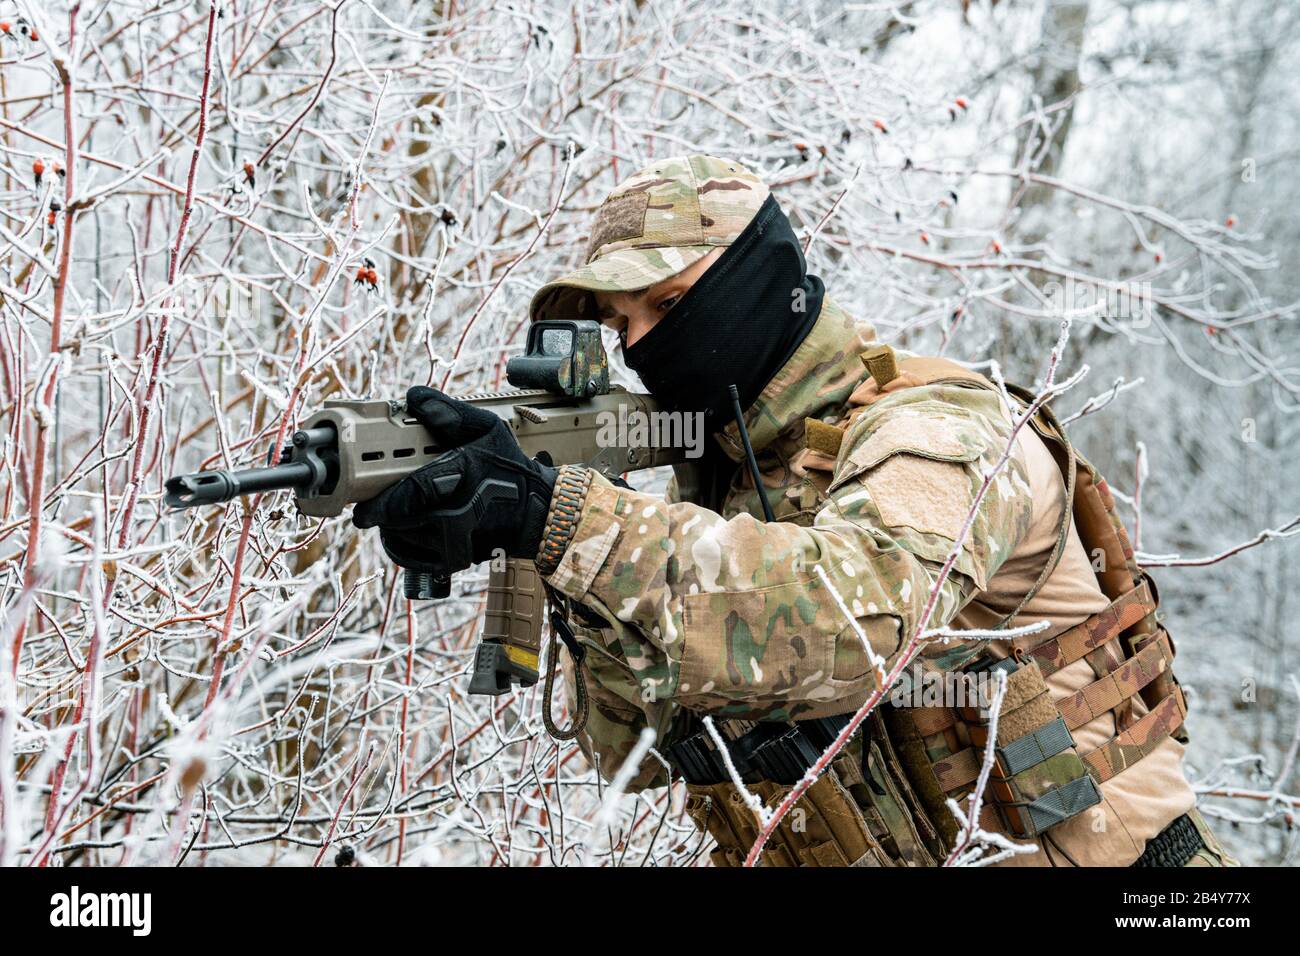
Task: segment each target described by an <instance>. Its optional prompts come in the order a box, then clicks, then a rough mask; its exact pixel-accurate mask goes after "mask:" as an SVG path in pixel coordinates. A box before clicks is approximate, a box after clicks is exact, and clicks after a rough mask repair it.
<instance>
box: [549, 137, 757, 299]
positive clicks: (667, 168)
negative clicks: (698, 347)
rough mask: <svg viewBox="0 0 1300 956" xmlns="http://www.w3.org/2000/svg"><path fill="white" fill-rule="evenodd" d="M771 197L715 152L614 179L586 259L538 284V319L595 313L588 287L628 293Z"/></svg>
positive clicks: (737, 225)
mask: <svg viewBox="0 0 1300 956" xmlns="http://www.w3.org/2000/svg"><path fill="white" fill-rule="evenodd" d="M767 196H768V188H767V186H766V185H765V184H764V183H763V181H762V180H761V179H759V178H758V177H757V176H755V175H754V174H753V173H751V172H750V171H749V170H748V169H746V168H745V167H744V166H742V165H740V164H739V163H737V162H733V161H732V160H728V159H718V158H717V157H715V156H698V155H697V156H675V157H672V158H671V159H664V160H660V161H659V162H657V163H654V164H653V165H650V166H647V167H646V168H645V169H643V170H641V171H640V172H638V173H635V174H633V175H632V176H630V177H628V178H627V179H625V180H623V182H621V183H619V184H618V186H616V187H615V188H614V190H613V192H611V193H610V194H609V196H607V197H606V199H605V201H604V202H603V203H601V205H600V209H599V210H597V212H596V219H595V222H594V223H593V225H592V228H591V238H590V239H589V240H588V243H587V260H586V265H584V266H583V267H582V268H580V269H577V270H575V271H574V272H571V273H569V274H568V275H566V276H562V277H561V278H559V279H556V280H554V281H553V282H548V283H546V285H544V286H542V287H541V288H540V289H538V290H537V293H536V294H535V295H534V296H533V300H532V304H531V306H530V307H529V313H530V317H531V318H532V320H533V321H537V320H538V319H548V318H550V319H559V318H568V319H576V318H593V319H594V318H595V317H596V313H595V301H594V299H593V298H592V296H591V293H592V292H633V291H636V290H638V289H645V288H648V287H649V286H652V285H654V284H655V283H656V282H662V281H663V280H664V279H667V278H668V277H670V276H674V275H676V274H677V273H679V272H681V271H682V270H683V269H686V268H689V267H690V266H692V265H694V264H695V263H696V262H698V261H699V260H700V259H703V258H704V257H705V256H706V255H707V254H708V253H709V252H710V251H712V250H713V249H716V248H719V247H722V246H729V245H731V243H732V242H734V241H735V239H736V237H737V236H739V235H740V233H741V232H742V231H744V228H745V227H746V226H747V225H749V222H750V220H751V219H753V218H754V215H755V214H756V213H757V212H758V209H759V207H760V206H762V205H763V203H764V201H765V200H766V199H767Z"/></svg>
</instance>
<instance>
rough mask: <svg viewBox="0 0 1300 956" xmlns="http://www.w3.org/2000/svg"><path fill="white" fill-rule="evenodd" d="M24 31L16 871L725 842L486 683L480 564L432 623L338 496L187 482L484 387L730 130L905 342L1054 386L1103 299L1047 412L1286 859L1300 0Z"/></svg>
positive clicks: (318, 19)
mask: <svg viewBox="0 0 1300 956" xmlns="http://www.w3.org/2000/svg"><path fill="white" fill-rule="evenodd" d="M0 21H2V22H0V176H2V177H3V183H2V184H0V312H2V315H3V323H2V325H0V436H2V437H0V638H2V640H0V711H2V717H0V753H3V759H2V760H0V806H2V807H3V824H2V826H0V863H3V864H9V865H12V864H28V863H50V864H53V865H60V864H62V865H116V864H120V863H124V862H125V863H137V864H138V863H172V862H176V861H181V862H183V863H184V864H185V865H195V864H200V863H203V864H207V865H222V864H230V863H251V862H276V863H292V864H309V863H312V862H316V863H323V864H326V865H330V864H333V863H334V862H335V860H336V858H337V857H338V854H339V853H340V851H343V852H344V853H345V854H353V855H354V856H355V858H357V859H359V860H361V861H362V862H365V863H370V864H393V863H399V862H400V863H402V864H412V863H451V862H461V863H479V864H483V865H488V864H491V865H503V864H506V863H509V864H512V865H571V864H576V863H579V862H584V861H585V862H587V863H589V864H596V865H624V866H637V865H646V864H652V865H675V866H676V865H700V864H701V863H703V862H704V861H706V860H707V849H708V848H707V846H704V845H702V841H701V838H700V837H699V836H698V835H696V834H695V832H694V830H693V828H692V827H691V826H690V823H689V820H688V819H687V818H686V817H685V815H684V813H683V812H682V806H681V788H680V786H678V787H676V788H674V789H673V791H671V792H670V791H664V790H659V791H650V792H647V793H643V794H619V793H617V792H613V793H611V792H607V787H606V785H604V784H602V783H601V782H599V781H598V779H597V777H596V775H595V774H594V773H593V771H592V770H591V768H590V767H589V766H588V765H587V764H586V762H585V760H584V759H583V758H582V756H581V754H580V753H579V752H578V750H577V748H576V747H575V746H574V745H573V744H563V745H557V744H555V743H554V742H553V741H552V740H551V739H550V738H549V737H548V736H547V735H546V734H545V732H544V730H543V728H542V722H541V718H540V709H539V707H540V697H541V694H540V692H539V691H529V692H526V693H522V694H511V695H508V696H506V697H502V698H496V699H492V700H488V701H485V700H484V699H481V698H470V697H468V696H467V695H466V694H465V685H466V683H467V679H466V675H465V672H466V668H467V665H468V663H469V661H470V659H471V655H472V650H473V647H474V644H475V642H476V639H477V632H478V629H479V626H480V624H479V615H478V612H479V610H480V608H481V604H482V600H483V595H482V593H481V592H482V589H483V586H484V581H485V576H484V575H483V574H479V575H478V576H475V575H473V574H465V575H462V576H461V577H460V579H459V591H460V594H461V596H460V597H459V599H457V600H455V601H453V602H448V603H445V604H440V605H427V606H418V607H412V606H409V605H408V604H407V602H406V601H405V600H403V599H402V598H401V596H400V591H399V590H397V589H396V585H397V581H398V580H399V576H398V575H396V574H395V573H394V571H393V569H392V568H391V567H389V566H387V564H386V562H385V560H384V559H383V555H382V551H381V550H380V548H379V546H378V542H377V540H375V539H374V538H373V537H370V536H364V537H363V536H360V535H358V534H356V533H354V532H353V530H352V529H351V527H350V525H349V524H348V521H347V518H346V517H343V518H339V519H333V520H327V521H324V522H321V521H318V520H316V519H308V518H304V517H300V516H297V515H296V514H295V513H294V509H293V506H292V502H291V499H290V498H289V497H288V496H287V495H284V494H280V495H268V496H264V497H263V498H261V499H260V500H258V501H257V503H256V507H255V508H252V509H249V508H247V507H245V506H241V505H239V504H232V505H230V506H228V507H225V508H209V509H204V510H198V511H190V512H186V513H181V514H169V513H167V512H166V511H165V510H164V508H163V507H162V503H161V500H160V492H161V485H162V481H163V480H164V479H165V478H166V477H167V476H169V475H170V474H173V473H176V472H179V471H189V470H194V469H196V468H198V467H200V466H205V467H214V466H215V467H232V466H233V467H250V466H255V465H258V464H261V463H263V462H264V461H265V460H266V458H267V456H268V453H270V452H272V451H273V450H274V449H275V448H277V447H278V445H279V444H280V443H281V441H282V439H283V436H285V435H286V434H287V429H292V427H293V423H295V422H297V421H300V420H301V419H303V418H305V417H306V416H307V415H308V414H310V412H311V411H312V410H313V409H314V408H316V407H317V406H318V405H319V403H320V402H321V401H322V400H324V399H325V398H327V397H331V396H334V397H344V396H349V397H356V396H388V395H394V396H396V395H399V394H400V393H401V392H403V391H404V390H405V388H406V386H407V385H408V384H412V383H415V382H426V381H432V382H433V383H435V384H442V383H446V387H447V388H448V390H449V391H452V392H453V393H466V392H470V391H475V390H480V389H482V388H485V387H491V386H496V385H499V384H500V383H501V382H502V378H503V370H504V364H505V360H506V358H507V357H509V356H510V355H512V354H516V353H517V352H518V350H519V349H520V348H521V347H522V344H523V330H524V327H525V313H526V304H527V301H528V298H529V296H530V294H531V292H532V291H533V289H535V288H536V287H537V286H538V285H539V284H540V283H542V282H543V281H544V280H545V279H546V278H547V277H549V276H552V275H554V274H556V273H558V272H560V271H561V270H565V269H567V268H571V267H572V266H574V265H575V264H576V263H578V262H579V260H580V257H581V255H582V251H583V249H584V246H585V238H586V233H585V226H586V223H587V221H588V218H589V216H590V215H591V213H592V211H593V210H594V209H595V207H596V206H597V205H598V204H599V202H600V200H601V199H602V198H603V197H604V195H605V194H606V193H607V192H608V190H609V189H610V188H611V187H612V186H613V185H614V184H615V182H617V181H618V180H619V179H621V178H622V177H624V176H626V175H628V174H629V173H631V172H633V171H634V170H635V169H637V168H638V167H640V166H641V165H643V164H645V163H647V162H649V161H650V160H651V159H653V158H656V157H661V156H666V155H674V154H680V153H685V152H689V151H697V150H699V151H706V152H711V153H716V154H720V155H725V156H728V157H732V158H735V159H738V160H740V161H742V162H743V163H745V164H747V165H749V166H750V167H751V168H753V169H755V170H756V171H758V172H759V173H760V174H762V175H764V176H765V177H766V178H767V179H768V180H769V181H770V182H771V183H772V184H773V187H774V189H775V192H776V195H777V196H778V198H779V199H780V201H781V203H782V205H783V207H784V208H785V209H786V210H787V212H788V213H789V214H790V216H791V219H792V221H793V223H794V225H795V228H796V230H797V231H799V233H800V234H801V235H802V236H803V237H804V238H805V239H807V240H808V241H809V243H810V246H809V259H810V261H811V265H812V268H813V270H814V271H817V272H819V273H820V274H821V275H822V277H823V278H824V279H825V280H826V283H827V286H828V288H829V290H830V291H831V294H832V295H834V296H835V297H836V298H837V299H838V300H839V301H840V302H841V303H842V304H843V305H844V306H845V307H847V308H848V309H849V310H850V311H851V312H852V313H854V314H855V315H858V316H860V317H862V318H865V319H868V320H870V321H871V322H873V323H874V324H875V326H876V328H877V330H878V332H879V334H880V335H881V336H882V338H884V339H885V340H886V341H891V342H893V343H895V344H901V345H903V346H906V347H909V348H913V349H916V350H919V351H931V352H938V351H941V352H943V354H946V355H948V356H951V357H954V358H958V359H961V360H964V361H969V362H973V363H987V362H988V361H989V360H996V361H997V362H998V363H999V364H1000V366H1001V368H1002V369H1003V370H1004V372H1005V374H1006V376H1007V378H1008V379H1011V380H1019V381H1022V382H1025V383H1026V384H1032V382H1033V381H1034V380H1035V379H1036V378H1037V377H1038V376H1039V375H1041V374H1042V373H1043V371H1044V369H1045V367H1046V361H1047V356H1048V353H1049V351H1050V349H1051V346H1052V343H1053V342H1054V341H1055V340H1056V337H1057V335H1058V332H1059V328H1060V325H1061V322H1062V320H1063V319H1065V318H1070V319H1071V323H1072V324H1071V331H1070V340H1069V347H1068V350H1067V351H1066V353H1065V356H1064V358H1063V361H1062V369H1063V373H1068V374H1074V373H1076V372H1078V371H1079V370H1080V369H1082V368H1083V367H1084V366H1085V365H1086V366H1087V368H1088V369H1089V371H1088V374H1087V376H1086V378H1085V379H1084V380H1083V382H1082V384H1080V385H1079V386H1077V387H1075V388H1074V389H1073V390H1072V391H1071V392H1070V393H1068V394H1067V395H1066V396H1064V397H1063V398H1061V399H1059V400H1058V401H1057V402H1056V406H1057V408H1058V411H1059V412H1060V413H1061V414H1062V415H1063V416H1068V415H1075V414H1079V415H1080V416H1081V417H1079V418H1078V420H1077V421H1076V422H1075V423H1074V426H1073V434H1074V437H1075V440H1076V442H1077V443H1078V444H1079V445H1080V446H1081V447H1082V448H1083V449H1084V450H1085V452H1086V453H1087V454H1088V455H1089V456H1090V457H1091V458H1092V459H1093V460H1094V461H1095V462H1096V463H1097V464H1098V465H1099V467H1100V468H1101V469H1102V470H1103V472H1104V473H1105V474H1107V475H1108V476H1109V479H1110V481H1111V484H1112V486H1113V487H1114V488H1115V489H1116V491H1117V493H1119V494H1120V496H1121V501H1122V502H1123V507H1124V508H1125V509H1126V511H1125V513H1126V517H1127V519H1128V521H1129V524H1130V530H1132V531H1133V532H1134V533H1135V537H1136V539H1137V547H1138V549H1139V550H1140V551H1141V552H1142V553H1143V555H1144V561H1145V562H1146V563H1148V564H1150V565H1152V566H1153V567H1154V573H1155V574H1156V575H1157V578H1158V581H1159V583H1160V585H1161V590H1162V596H1163V601H1164V607H1165V609H1166V616H1167V618H1168V622H1169V626H1170V630H1171V632H1172V633H1173V635H1174V637H1175V639H1176V640H1177V641H1178V644H1179V660H1178V673H1179V675H1180V677H1181V679H1182V681H1183V682H1184V684H1185V685H1187V686H1189V687H1190V688H1191V689H1192V692H1193V695H1194V696H1193V698H1192V714H1191V717H1190V725H1189V726H1190V732H1191V735H1192V741H1193V742H1192V745H1191V748H1190V750H1189V754H1188V758H1189V762H1188V766H1189V770H1190V772H1191V773H1192V774H1193V775H1194V779H1195V782H1196V784H1197V787H1198V789H1199V790H1200V791H1201V792H1202V806H1203V808H1204V809H1205V811H1206V812H1207V813H1209V814H1211V815H1213V816H1214V817H1217V818H1219V822H1218V823H1217V828H1218V829H1219V831H1220V833H1221V834H1222V836H1223V838H1224V839H1225V841H1226V842H1227V843H1228V845H1229V846H1230V848H1231V849H1232V850H1233V851H1234V852H1236V853H1237V854H1239V855H1240V856H1241V857H1242V858H1243V860H1245V861H1247V862H1256V863H1263V864H1274V865H1276V864H1293V863H1294V862H1295V858H1296V838H1295V835H1294V831H1293V828H1292V817H1293V814H1294V811H1295V808H1296V805H1297V799H1298V798H1297V796H1296V794H1297V793H1300V785H1298V784H1297V782H1296V779H1295V773H1294V757H1295V739H1294V738H1295V734H1296V728H1297V724H1298V722H1300V687H1298V686H1297V684H1296V683H1295V682H1294V680H1293V678H1292V676H1291V675H1293V674H1295V673H1296V672H1297V669H1298V668H1300V641H1298V640H1297V638H1296V633H1295V624H1294V621H1295V619H1296V617H1297V615H1300V603H1298V599H1297V597H1296V595H1295V593H1294V592H1295V588H1294V586H1293V585H1294V581H1295V572H1294V564H1293V562H1296V561H1297V560H1298V559H1300V540H1298V539H1297V536H1296V534H1295V532H1296V528H1297V525H1296V521H1297V514H1298V513H1300V495H1297V478H1296V475H1297V470H1298V469H1300V451H1298V449H1300V414H1297V413H1298V411H1300V364H1298V363H1300V348H1298V347H1297V346H1298V345H1300V332H1298V331H1297V322H1296V319H1297V302H1298V301H1300V274H1298V272H1297V269H1296V265H1297V250H1300V217H1297V216H1296V210H1297V204H1296V199H1295V194H1296V184H1297V173H1298V172H1300V130H1298V129H1297V124H1298V123H1300V86H1298V85H1297V82H1296V79H1295V69H1294V63H1295V61H1296V57H1297V54H1298V53H1300V49H1298V47H1300V4H1296V3H1280V4H1279V3H1275V2H1271V0H1231V2H1230V0H1072V2H1067V0H1038V2H1010V0H1002V2H989V0H984V2H970V3H965V2H959V0H933V2H916V3H910V2H898V3H850V4H834V3H817V2H812V3H798V4H793V3H775V2H771V3H768V2H760V3H743V2H735V3H719V2H717V0H710V2H698V0H664V2H655V3H648V2H631V0H628V2H603V3H602V2H573V0H536V2H534V0H513V2H504V0H497V2H478V0H446V2H428V3H423V2H422V3H382V2H379V0H342V2H339V3H336V4H330V3H324V2H320V0H278V2H274V3H272V2H270V0H226V2H224V3H221V4H215V5H209V3H207V2H194V0H181V2H158V3H154V2H131V0H114V2H111V3H110V2H103V0H100V2H85V3H81V4H71V5H69V4H67V3H63V2H53V3H45V4H35V3H28V2H20V3H17V4H15V3H12V2H9V0H3V2H0ZM37 169H40V171H41V172H40V175H39V176H37V175H36V171H37ZM366 259H370V260H373V262H374V268H375V274H376V279H377V289H375V290H374V291H371V290H369V289H368V288H367V285H366V284H364V283H363V284H357V283H355V282H354V277H355V276H356V274H357V273H358V270H364V269H365V266H364V261H365V260H366ZM979 367H983V368H987V367H988V366H987V364H984V365H981V366H979ZM1084 413H1086V414H1084ZM1247 545H1248V546H1247ZM1243 546H1246V547H1243ZM1229 551H1232V552H1235V553H1232V554H1231V555H1229V556H1225V557H1222V558H1219V556H1220V555H1223V554H1224V553H1225V552H1229ZM1216 558H1217V560H1216ZM1179 562H1183V563H1182V564H1180V563H1179ZM1166 565H1171V566H1167V567H1166ZM15 651H16V652H17V657H16V658H15V657H14V652H15ZM15 678H16V679H15ZM647 759H653V755H651V757H648V758H647ZM1226 821H1232V822H1231V823H1228V822H1226Z"/></svg>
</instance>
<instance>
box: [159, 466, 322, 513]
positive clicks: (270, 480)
mask: <svg viewBox="0 0 1300 956" xmlns="http://www.w3.org/2000/svg"><path fill="white" fill-rule="evenodd" d="M311 482H312V469H311V466H310V465H308V464H307V463H306V462H290V463H288V464H284V465H275V466H273V467H271V468H249V469H247V470H246V471H197V472H194V473H192V474H189V475H177V476H176V477H174V478H168V479H167V484H166V486H165V488H166V496H165V500H166V502H167V505H168V507H171V508H197V507H199V506H200V505H212V504H219V503H221V502H223V501H229V500H230V499H231V498H237V497H239V496H240V495H249V494H254V493H256V492H259V491H279V490H281V489H294V490H296V489H299V488H305V487H307V486H309V485H310V484H311Z"/></svg>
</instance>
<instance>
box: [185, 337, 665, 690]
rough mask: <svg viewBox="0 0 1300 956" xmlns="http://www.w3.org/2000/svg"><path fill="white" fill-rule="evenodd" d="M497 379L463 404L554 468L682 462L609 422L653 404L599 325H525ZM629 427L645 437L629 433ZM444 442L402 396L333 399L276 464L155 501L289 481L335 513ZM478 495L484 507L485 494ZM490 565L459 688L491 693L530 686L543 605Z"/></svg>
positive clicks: (204, 474) (413, 585)
mask: <svg viewBox="0 0 1300 956" xmlns="http://www.w3.org/2000/svg"><path fill="white" fill-rule="evenodd" d="M506 380H507V381H508V382H509V383H510V384H511V385H513V386H514V387H515V389H516V390H514V391H507V392H496V393H487V394H478V395H470V396H468V397H466V398H463V399H462V401H466V402H469V403H470V404H472V405H477V406H479V407H480V408H485V409H487V410H488V411H491V412H492V413H493V414H495V415H497V416H498V417H499V418H501V419H502V420H504V421H505V422H506V423H507V424H508V425H509V426H510V428H511V430H512V431H513V432H514V435H515V438H516V439H517V440H518V442H519V446H520V448H522V449H523V451H524V454H526V455H529V456H532V457H536V456H538V455H542V454H545V455H549V457H550V459H551V463H552V464H555V465H564V464H582V465H586V466H588V467H590V468H594V469H596V470H597V471H599V472H600V473H601V474H603V475H605V476H606V477H607V478H610V479H611V480H613V479H616V478H618V477H619V476H621V475H622V474H624V473H626V472H629V471H637V470H640V469H643V468H655V467H658V466H660V465H679V464H684V463H685V462H686V458H687V454H686V448H685V443H684V442H680V441H679V442H677V443H676V444H675V445H670V444H663V443H657V442H654V441H652V440H650V438H651V436H655V435H656V434H658V435H659V436H660V437H662V430H659V429H655V428H648V429H647V428H642V429H640V430H638V429H636V428H626V427H617V426H618V424H620V423H626V422H628V421H633V422H636V421H640V422H654V421H657V419H656V418H655V417H654V416H657V415H659V414H661V413H660V411H659V407H658V406H657V405H656V404H655V402H654V400H653V399H651V398H650V396H648V395H641V394H637V393H634V392H629V391H627V390H625V389H623V388H621V387H619V386H617V385H610V383H609V360H608V356H607V355H606V354H605V347H604V343H603V342H602V341H601V338H600V325H599V323H597V322H593V321H591V320H587V319H575V320H547V321H540V322H536V323H534V324H533V325H532V326H531V328H530V329H529V332H528V342H527V345H526V347H525V350H524V354H523V355H522V356H518V357H516V358H513V359H511V360H510V361H509V362H508V363H507V364H506ZM611 426H614V427H611ZM639 436H645V437H646V439H647V440H646V441H645V442H642V441H640V440H637V439H638V437H639ZM446 450H447V449H443V448H440V447H439V446H438V444H437V442H436V441H435V440H434V438H433V436H432V435H430V434H429V432H428V431H426V430H425V428H424V426H423V425H421V424H420V423H419V422H418V421H417V420H416V419H414V418H412V417H410V416H408V415H407V414H406V403H405V402H404V401H384V400H371V401H350V400H335V399H331V400H327V401H326V402H325V405H324V407H323V408H322V409H321V410H320V411H319V412H317V413H316V414H314V415H312V416H311V417H310V418H308V419H307V421H306V422H304V423H303V426H302V428H300V429H299V430H298V431H296V432H294V433H293V436H292V437H291V438H290V441H289V444H288V445H287V446H285V448H284V449H283V450H282V451H281V453H280V460H279V463H278V464H276V465H273V466H270V467H267V468H252V469H247V470H244V471H200V472H195V473H192V474H188V475H176V476H174V477H172V478H169V479H168V480H167V483H166V486H165V491H166V494H165V501H166V503H167V505H168V506H169V507H171V508H173V509H185V508H196V507H200V506H202V505H208V504H220V503H221V502H225V501H230V500H231V499H233V498H237V497H240V496H242V495H250V494H256V493H259V492H266V491H279V490H288V491H292V492H293V494H294V500H295V502H296V504H297V506H298V510H299V511H300V512H301V513H302V514H305V515H310V516H312V517H318V518H333V517H336V516H338V515H340V514H342V513H343V510H344V509H345V508H346V507H347V506H348V505H350V504H355V503H356V502H359V501H366V500H367V499H369V498H373V497H374V496H375V495H377V494H379V493H380V492H381V491H383V490H384V489H385V488H388V487H389V486H390V485H393V484H395V483H396V482H398V481H400V480H401V479H402V478H403V477H404V476H406V475H407V474H409V473H410V472H412V471H415V470H416V469H418V468H420V467H421V466H423V465H425V464H427V463H428V462H430V461H432V460H434V459H435V458H437V457H438V456H439V455H440V454H442V453H443V452H444V451H446ZM479 504H480V506H482V507H493V504H492V502H491V500H490V499H484V500H482V501H481V502H480V503H479ZM501 506H505V507H508V506H509V505H498V507H501ZM490 567H491V570H490V571H489V575H488V589H487V612H486V620H485V622H484V629H483V638H482V641H481V642H480V644H479V646H478V648H477V650H476V652H475V658H474V674H473V677H472V678H471V681H470V687H469V690H470V693H473V694H491V695H498V694H504V693H505V692H506V691H508V690H509V689H510V686H511V684H512V683H516V684H519V685H521V686H524V687H530V686H532V685H533V684H535V683H537V677H538V657H539V655H540V652H541V640H542V637H541V635H542V621H543V619H544V616H545V614H544V608H545V604H546V602H545V599H544V594H543V590H542V581H541V579H540V576H539V575H538V574H537V568H536V566H535V565H534V564H533V562H532V561H529V560H519V559H506V560H493V561H492V562H491V565H490ZM403 588H404V591H405V594H406V597H407V598H409V599H411V600H428V599H432V600H439V599H442V598H447V597H450V595H451V578H450V577H449V576H442V577H439V576H435V575H433V574H429V573H424V572H418V571H411V570H406V571H405V572H404V578H403Z"/></svg>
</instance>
